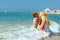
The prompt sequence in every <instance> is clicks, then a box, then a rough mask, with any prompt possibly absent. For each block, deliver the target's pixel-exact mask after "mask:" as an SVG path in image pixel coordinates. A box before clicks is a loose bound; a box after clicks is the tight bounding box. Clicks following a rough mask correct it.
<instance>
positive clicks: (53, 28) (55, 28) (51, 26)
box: [49, 21, 60, 33]
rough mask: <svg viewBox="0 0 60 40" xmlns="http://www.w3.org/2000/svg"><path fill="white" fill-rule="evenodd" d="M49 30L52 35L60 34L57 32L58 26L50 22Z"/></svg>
mask: <svg viewBox="0 0 60 40" xmlns="http://www.w3.org/2000/svg"><path fill="white" fill-rule="evenodd" d="M49 28H50V29H51V30H52V31H53V32H54V33H58V32H60V31H59V28H60V25H59V24H58V23H56V22H54V21H50V26H49Z"/></svg>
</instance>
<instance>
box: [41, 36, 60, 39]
mask: <svg viewBox="0 0 60 40" xmlns="http://www.w3.org/2000/svg"><path fill="white" fill-rule="evenodd" d="M42 40H60V36H53V37H47V38H45V39H42Z"/></svg>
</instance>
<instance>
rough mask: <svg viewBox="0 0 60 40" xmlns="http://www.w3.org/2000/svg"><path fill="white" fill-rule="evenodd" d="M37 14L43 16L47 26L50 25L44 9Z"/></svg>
mask: <svg viewBox="0 0 60 40" xmlns="http://www.w3.org/2000/svg"><path fill="white" fill-rule="evenodd" d="M39 16H40V17H41V18H42V17H43V16H44V18H45V23H46V24H47V25H48V26H49V25H50V22H49V19H48V17H47V14H46V12H45V11H42V12H40V14H39Z"/></svg>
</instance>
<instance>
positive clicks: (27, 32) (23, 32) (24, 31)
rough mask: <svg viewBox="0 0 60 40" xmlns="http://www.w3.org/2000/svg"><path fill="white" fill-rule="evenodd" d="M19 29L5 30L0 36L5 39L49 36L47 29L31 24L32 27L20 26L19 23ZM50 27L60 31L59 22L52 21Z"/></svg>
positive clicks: (21, 39) (28, 39) (14, 39)
mask: <svg viewBox="0 0 60 40" xmlns="http://www.w3.org/2000/svg"><path fill="white" fill-rule="evenodd" d="M18 29H19V30H16V31H13V32H3V33H0V35H1V36H0V38H2V37H3V39H4V40H38V39H41V37H48V35H49V33H46V32H45V31H44V32H43V31H41V30H38V29H35V28H33V27H32V26H31V28H27V27H26V26H20V25H18ZM50 29H51V30H52V31H53V32H55V33H58V32H59V24H57V23H56V22H54V21H51V25H50Z"/></svg>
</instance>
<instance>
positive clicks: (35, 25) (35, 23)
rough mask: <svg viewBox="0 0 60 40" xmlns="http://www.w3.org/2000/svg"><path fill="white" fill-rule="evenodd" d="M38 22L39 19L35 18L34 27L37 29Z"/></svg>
mask: <svg viewBox="0 0 60 40" xmlns="http://www.w3.org/2000/svg"><path fill="white" fill-rule="evenodd" d="M37 21H38V19H37V18H35V19H34V21H33V25H34V27H35V28H37V26H38V22H37Z"/></svg>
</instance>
